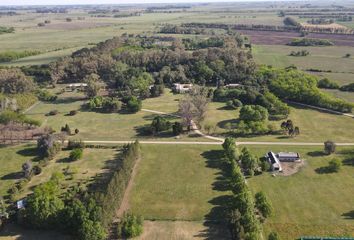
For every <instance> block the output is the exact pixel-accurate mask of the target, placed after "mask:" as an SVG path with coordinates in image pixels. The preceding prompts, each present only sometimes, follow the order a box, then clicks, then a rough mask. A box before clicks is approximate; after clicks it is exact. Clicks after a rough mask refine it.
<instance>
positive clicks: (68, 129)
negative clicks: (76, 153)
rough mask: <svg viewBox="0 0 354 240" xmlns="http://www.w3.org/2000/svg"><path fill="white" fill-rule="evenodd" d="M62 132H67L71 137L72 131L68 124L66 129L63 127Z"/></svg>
mask: <svg viewBox="0 0 354 240" xmlns="http://www.w3.org/2000/svg"><path fill="white" fill-rule="evenodd" d="M61 131H62V132H65V133H66V134H68V135H71V129H70V127H69V125H68V124H65V126H64V127H61Z"/></svg>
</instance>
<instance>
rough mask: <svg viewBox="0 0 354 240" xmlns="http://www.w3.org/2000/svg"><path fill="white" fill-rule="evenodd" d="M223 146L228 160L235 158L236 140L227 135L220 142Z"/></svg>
mask: <svg viewBox="0 0 354 240" xmlns="http://www.w3.org/2000/svg"><path fill="white" fill-rule="evenodd" d="M222 147H223V148H224V152H225V156H226V157H227V158H228V160H229V161H231V160H235V159H236V158H237V156H236V155H237V153H236V142H235V139H234V138H231V137H227V138H226V139H225V141H224V142H223V144H222Z"/></svg>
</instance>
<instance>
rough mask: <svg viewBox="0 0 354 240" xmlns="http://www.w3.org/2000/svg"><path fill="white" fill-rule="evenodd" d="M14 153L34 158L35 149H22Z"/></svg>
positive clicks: (35, 154)
mask: <svg viewBox="0 0 354 240" xmlns="http://www.w3.org/2000/svg"><path fill="white" fill-rule="evenodd" d="M16 153H17V154H19V155H21V156H24V157H35V156H37V147H30V148H24V149H21V150H18V151H17V152H16Z"/></svg>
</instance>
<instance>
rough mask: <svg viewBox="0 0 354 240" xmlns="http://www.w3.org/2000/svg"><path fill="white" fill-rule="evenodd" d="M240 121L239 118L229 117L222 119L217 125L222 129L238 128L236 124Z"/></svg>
mask: <svg viewBox="0 0 354 240" xmlns="http://www.w3.org/2000/svg"><path fill="white" fill-rule="evenodd" d="M238 123H239V120H238V119H228V120H224V121H220V122H218V123H217V124H216V125H217V126H218V127H219V128H222V129H230V128H231V129H234V128H236V125H237V124H238Z"/></svg>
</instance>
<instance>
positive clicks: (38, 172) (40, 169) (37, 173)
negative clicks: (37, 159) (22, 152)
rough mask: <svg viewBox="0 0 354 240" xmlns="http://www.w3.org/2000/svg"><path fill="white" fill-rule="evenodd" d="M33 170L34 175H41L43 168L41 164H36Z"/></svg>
mask: <svg viewBox="0 0 354 240" xmlns="http://www.w3.org/2000/svg"><path fill="white" fill-rule="evenodd" d="M32 171H33V174H34V175H39V174H41V173H42V168H41V167H40V166H38V165H36V166H34V167H33V170H32Z"/></svg>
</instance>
